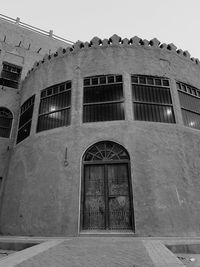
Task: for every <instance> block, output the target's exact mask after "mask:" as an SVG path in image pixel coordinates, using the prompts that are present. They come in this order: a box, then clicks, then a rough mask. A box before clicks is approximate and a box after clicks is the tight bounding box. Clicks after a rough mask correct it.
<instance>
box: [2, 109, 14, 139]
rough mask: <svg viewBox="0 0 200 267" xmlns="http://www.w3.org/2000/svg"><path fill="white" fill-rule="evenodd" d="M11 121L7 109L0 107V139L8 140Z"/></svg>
mask: <svg viewBox="0 0 200 267" xmlns="http://www.w3.org/2000/svg"><path fill="white" fill-rule="evenodd" d="M12 120H13V115H12V112H11V111H10V110H9V109H7V108H4V107H0V137H5V138H9V136H10V131H11V127H12Z"/></svg>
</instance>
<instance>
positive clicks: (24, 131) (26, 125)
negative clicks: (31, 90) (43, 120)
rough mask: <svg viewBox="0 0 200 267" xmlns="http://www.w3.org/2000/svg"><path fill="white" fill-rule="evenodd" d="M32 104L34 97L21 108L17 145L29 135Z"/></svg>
mask: <svg viewBox="0 0 200 267" xmlns="http://www.w3.org/2000/svg"><path fill="white" fill-rule="evenodd" d="M34 102H35V95H33V96H31V97H30V98H29V99H28V100H26V101H25V102H24V104H23V105H22V106H21V109H20V119H19V128H18V135H17V143H19V142H21V141H22V140H24V139H25V138H27V137H28V136H29V135H30V131H31V122H32V116H33V108H34Z"/></svg>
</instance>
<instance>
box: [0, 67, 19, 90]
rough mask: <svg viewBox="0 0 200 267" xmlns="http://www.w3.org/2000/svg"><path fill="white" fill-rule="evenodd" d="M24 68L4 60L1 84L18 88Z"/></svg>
mask: <svg viewBox="0 0 200 267" xmlns="http://www.w3.org/2000/svg"><path fill="white" fill-rule="evenodd" d="M21 71H22V68H21V67H19V66H16V65H13V64H10V63H7V62H3V69H2V72H1V78H0V85H3V86H8V87H12V88H15V89H17V88H18V86H19V81H20V77H21Z"/></svg>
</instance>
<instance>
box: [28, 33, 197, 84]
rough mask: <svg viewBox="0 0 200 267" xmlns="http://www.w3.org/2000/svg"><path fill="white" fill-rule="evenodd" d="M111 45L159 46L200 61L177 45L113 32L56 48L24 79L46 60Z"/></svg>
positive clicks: (194, 60)
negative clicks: (123, 36) (121, 35)
mask: <svg viewBox="0 0 200 267" xmlns="http://www.w3.org/2000/svg"><path fill="white" fill-rule="evenodd" d="M110 46H111V47H112V46H120V47H131V46H132V47H134V46H141V47H149V48H160V49H162V50H166V51H171V52H174V53H177V54H178V55H179V56H182V57H183V58H186V59H188V60H191V61H192V62H193V63H195V64H197V65H200V61H199V59H198V58H193V57H191V56H190V53H189V52H188V51H183V50H181V49H177V47H176V46H175V45H174V44H173V43H170V44H165V43H163V44H161V42H160V41H159V40H158V39H156V38H154V39H152V40H150V41H148V40H146V39H141V38H139V37H138V36H134V37H132V38H130V39H127V38H125V39H122V38H121V37H120V36H118V35H117V34H114V35H113V36H111V37H110V38H109V39H103V40H102V39H100V38H98V37H94V38H92V40H91V41H90V42H84V43H83V42H81V41H77V42H76V43H75V44H74V45H73V46H71V47H67V48H66V49H65V48H61V47H60V48H58V50H57V51H56V52H55V53H54V54H51V55H47V54H46V55H45V56H44V58H43V59H42V60H40V61H38V62H35V63H34V65H33V68H32V69H31V70H29V71H28V73H27V75H26V77H25V79H26V78H27V77H28V76H29V75H30V73H31V72H33V71H35V70H36V69H37V68H38V67H39V66H41V65H42V64H43V63H45V62H48V61H50V60H52V59H54V58H57V57H63V56H67V55H69V54H76V53H78V52H79V51H82V50H83V49H89V48H101V47H110Z"/></svg>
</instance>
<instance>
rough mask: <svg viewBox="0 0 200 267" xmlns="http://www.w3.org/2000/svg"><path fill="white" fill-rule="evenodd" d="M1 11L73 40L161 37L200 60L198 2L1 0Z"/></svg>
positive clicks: (186, 0)
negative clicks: (114, 37)
mask: <svg viewBox="0 0 200 267" xmlns="http://www.w3.org/2000/svg"><path fill="white" fill-rule="evenodd" d="M0 13H1V14H3V15H6V16H9V17H12V18H17V17H19V18H20V20H21V21H22V22H24V23H27V24H30V25H32V26H35V27H38V28H41V29H43V30H46V31H49V30H53V32H54V34H56V35H58V36H60V37H63V38H66V39H68V40H70V41H73V42H76V41H78V40H80V41H83V42H85V41H90V40H91V39H92V38H93V37H94V36H98V37H99V38H101V39H104V38H109V37H111V36H112V35H113V34H117V35H119V36H120V37H122V39H123V38H131V37H134V36H138V37H140V38H142V39H147V40H151V39H153V38H157V39H158V40H159V41H160V42H161V43H167V44H170V43H173V44H174V45H175V46H177V48H178V49H182V50H184V51H185V50H188V51H189V53H190V54H191V56H192V57H194V58H199V59H200V0H165V1H163V0H99V1H97V0H82V1H81V0H74V1H73V0H70V1H69V0H56V1H53V0H48V1H47V0H33V1H29V0H19V1H3V2H2V3H1V10H0Z"/></svg>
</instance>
